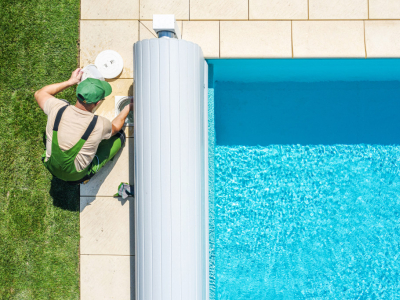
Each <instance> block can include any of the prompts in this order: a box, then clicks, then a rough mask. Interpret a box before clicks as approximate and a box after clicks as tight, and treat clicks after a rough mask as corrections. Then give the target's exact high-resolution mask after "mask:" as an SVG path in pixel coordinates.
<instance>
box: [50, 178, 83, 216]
mask: <svg viewBox="0 0 400 300" xmlns="http://www.w3.org/2000/svg"><path fill="white" fill-rule="evenodd" d="M50 196H51V197H52V198H53V204H54V206H57V207H59V208H62V209H65V210H69V211H79V184H77V185H70V184H68V183H66V182H65V181H62V180H61V179H58V178H57V177H54V176H53V179H52V180H51V187H50Z"/></svg>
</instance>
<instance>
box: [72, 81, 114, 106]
mask: <svg viewBox="0 0 400 300" xmlns="http://www.w3.org/2000/svg"><path fill="white" fill-rule="evenodd" d="M111 91H112V89H111V85H110V84H109V83H108V82H107V81H102V80H99V79H95V78H86V79H85V80H84V81H82V82H81V83H80V84H78V87H77V89H76V97H78V99H79V100H81V101H82V102H83V103H97V102H99V101H100V100H102V99H104V97H107V96H108V95H110V94H111Z"/></svg>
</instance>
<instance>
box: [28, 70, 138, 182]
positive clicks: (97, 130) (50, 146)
mask: <svg viewBox="0 0 400 300" xmlns="http://www.w3.org/2000/svg"><path fill="white" fill-rule="evenodd" d="M81 77H82V71H81V69H76V70H75V71H74V72H73V73H72V75H71V78H70V79H69V80H68V81H65V82H61V83H56V84H52V85H48V86H45V87H43V88H42V89H40V90H38V91H37V92H36V93H35V99H36V101H37V103H38V104H39V106H40V108H41V109H42V110H43V111H44V113H45V114H46V115H47V116H48V118H47V126H46V151H45V153H44V154H43V155H42V161H43V163H44V165H45V166H46V168H47V169H48V170H49V171H50V173H51V174H53V176H55V177H58V178H59V179H61V180H64V181H67V182H69V183H72V184H79V183H82V182H85V181H87V180H89V179H90V178H91V177H92V176H93V175H94V174H96V173H97V172H98V171H99V170H100V169H101V168H102V167H103V166H104V165H105V164H106V163H107V162H108V161H109V160H110V159H112V158H113V157H114V156H115V154H116V153H117V152H118V150H120V149H121V147H122V146H123V144H124V143H125V133H124V131H123V130H122V127H123V125H124V123H125V119H126V117H127V116H128V114H129V112H130V111H131V110H132V108H133V104H132V103H131V104H130V105H127V106H126V107H125V108H124V109H123V110H122V111H121V113H120V114H119V115H118V116H117V117H116V118H115V119H114V120H113V121H112V122H110V121H109V120H108V119H106V118H104V117H101V116H96V115H94V114H93V113H92V111H93V110H94V108H95V107H96V106H97V105H99V104H100V103H101V100H104V97H106V96H108V95H110V94H111V86H110V84H109V83H108V82H106V81H101V80H98V79H93V78H87V79H85V80H84V81H82V82H81V83H80V84H79V85H78V87H77V89H76V96H77V101H76V104H75V106H73V105H69V103H68V102H67V101H65V100H60V99H57V98H55V97H54V95H55V94H57V93H58V92H61V91H62V90H64V89H66V88H67V87H70V86H73V85H75V84H78V83H79V82H80V79H81Z"/></svg>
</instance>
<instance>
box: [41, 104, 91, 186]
mask: <svg viewBox="0 0 400 300" xmlns="http://www.w3.org/2000/svg"><path fill="white" fill-rule="evenodd" d="M67 107H68V105H66V106H64V107H62V108H60V110H59V111H58V112H57V116H56V119H55V121H54V127H53V138H52V141H51V156H50V158H49V160H48V161H44V159H43V164H44V165H45V166H46V168H47V169H48V170H49V171H50V173H51V174H53V176H55V177H57V178H59V179H61V180H64V181H69V182H77V183H78V181H81V180H82V179H84V178H85V177H88V174H89V171H90V169H91V167H92V164H89V166H87V167H86V168H85V169H83V170H82V171H77V170H76V168H75V163H74V161H75V157H76V156H77V155H78V153H79V151H80V150H81V149H82V147H83V145H84V144H85V142H86V140H87V139H88V138H89V136H90V134H91V133H92V131H93V129H94V127H95V126H96V122H97V118H98V116H96V115H95V116H93V119H92V121H91V122H90V124H89V127H88V128H87V129H86V131H85V133H84V134H83V136H82V137H81V139H80V140H79V141H78V142H77V143H76V144H75V145H74V146H73V147H72V148H71V149H68V150H66V151H62V150H61V149H60V146H59V145H58V125H59V124H60V121H61V117H62V115H63V113H64V111H65V109H66V108H67ZM44 157H46V152H45V154H44Z"/></svg>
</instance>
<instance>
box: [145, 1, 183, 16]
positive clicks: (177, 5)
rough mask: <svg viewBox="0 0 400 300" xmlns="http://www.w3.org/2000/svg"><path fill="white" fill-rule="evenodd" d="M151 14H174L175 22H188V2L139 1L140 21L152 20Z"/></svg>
mask: <svg viewBox="0 0 400 300" xmlns="http://www.w3.org/2000/svg"><path fill="white" fill-rule="evenodd" d="M153 14H174V15H175V19H177V20H189V0H162V1H160V0H140V19H141V20H153Z"/></svg>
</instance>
